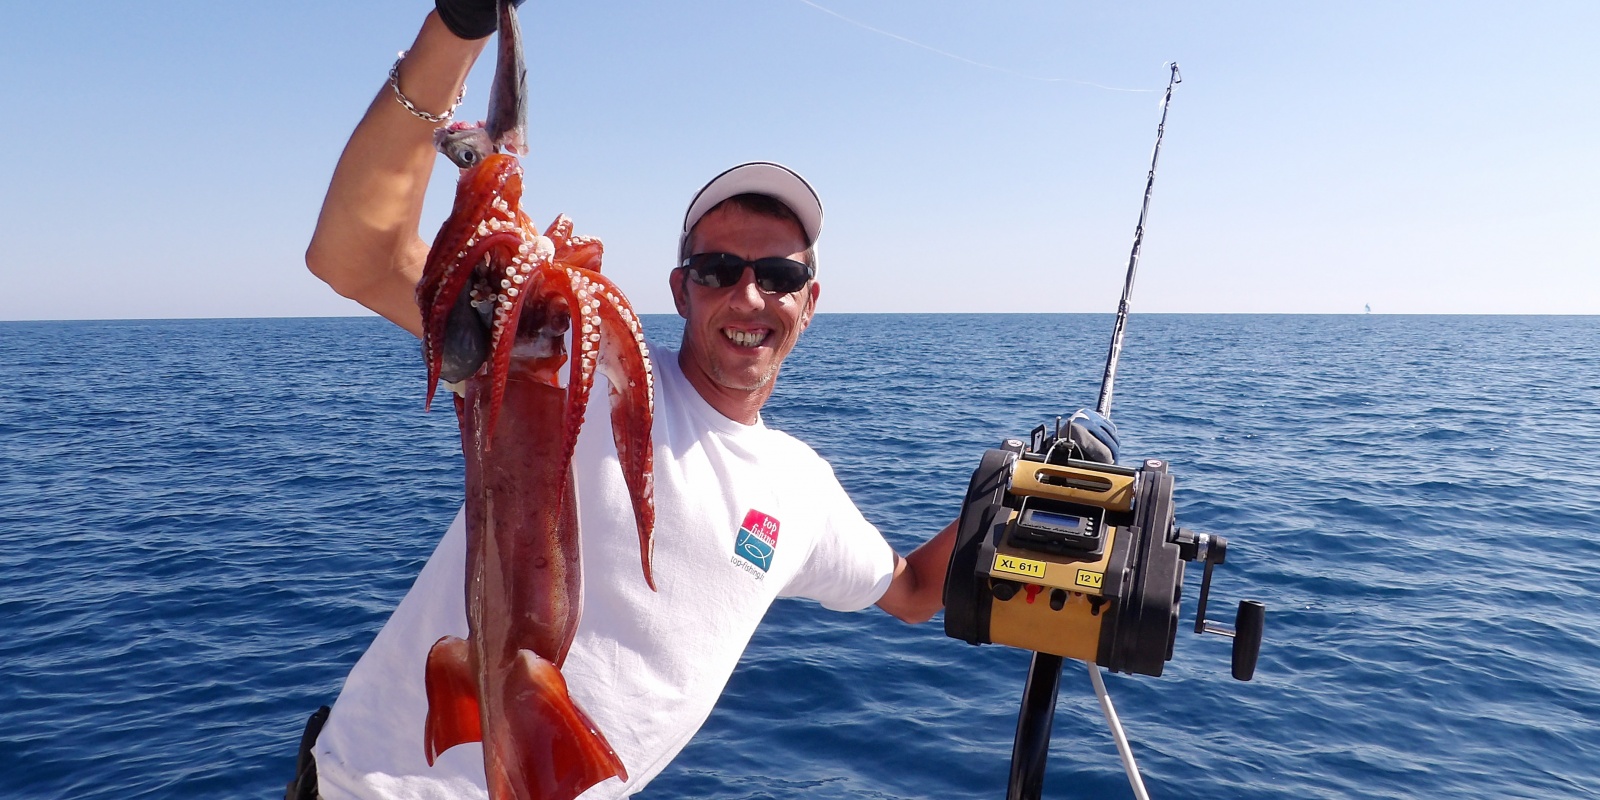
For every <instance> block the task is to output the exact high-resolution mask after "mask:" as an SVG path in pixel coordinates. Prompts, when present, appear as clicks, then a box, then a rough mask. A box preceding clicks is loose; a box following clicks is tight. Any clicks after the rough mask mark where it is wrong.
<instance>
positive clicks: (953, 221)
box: [0, 0, 1600, 319]
mask: <svg viewBox="0 0 1600 800" xmlns="http://www.w3.org/2000/svg"><path fill="white" fill-rule="evenodd" d="M816 2H817V4H818V5H820V6H821V8H819V7H818V6H817V5H813V4H810V3H807V2H804V0H762V1H761V2H753V1H752V0H721V1H720V2H703V3H677V2H674V3H665V2H657V3H647V2H622V1H621V0H588V1H586V2H565V3H554V2H543V1H542V0H529V3H528V5H526V6H525V7H524V12H523V21H524V30H525V33H526V37H527V44H528V51H529V59H530V64H529V77H530V81H531V84H532V86H533V87H534V89H535V94H536V99H535V106H534V109H533V131H532V144H533V147H534V154H533V155H532V156H531V157H530V158H528V159H526V161H525V165H526V167H527V169H528V171H529V173H530V176H531V177H530V189H529V192H528V201H527V208H528V211H529V212H530V213H531V214H532V215H533V216H534V217H535V219H538V220H547V219H549V218H550V217H552V216H554V214H556V213H557V212H560V211H565V212H567V213H568V214H570V215H571V216H572V217H573V218H574V219H575V220H576V221H577V224H578V226H579V230H580V231H583V232H586V233H591V234H594V235H598V236H600V237H602V238H603V239H604V240H605V242H606V244H607V258H606V271H607V272H608V273H609V274H612V275H613V276H614V277H615V278H616V279H617V280H618V281H619V282H620V283H621V284H622V286H623V287H624V289H626V290H627V291H628V293H629V295H630V296H631V297H632V298H633V300H634V302H635V304H636V305H637V306H638V307H639V309H640V310H641V311H643V312H646V313H653V312H670V311H671V306H670V300H669V295H668V294H667V291H666V283H665V277H664V276H665V273H666V271H667V269H669V268H670V266H671V260H672V255H673V250H674V247H675V244H676V233H677V227H678V225H679V223H680V221H681V219H682V213H683V207H684V205H685V203H686V202H687V201H688V199H689V197H690V195H691V194H692V193H693V192H694V191H695V190H696V189H697V188H699V186H700V185H701V184H702V183H703V182H704V181H705V180H706V179H707V178H709V177H710V176H711V175H713V174H715V173H716V172H718V171H720V170H721V169H723V168H725V167H727V166H730V165H732V164H734V163H737V162H740V161H744V160H750V159H771V160H777V161H782V162H785V163H787V164H789V165H791V166H793V167H795V168H797V169H798V170H800V171H801V172H802V173H803V174H805V175H806V176H807V177H808V178H810V179H811V181H812V182H813V183H814V184H815V185H816V186H817V187H818V189H819V191H820V192H821V194H822V197H823V202H824V204H825V206H826V209H827V222H826V229H825V232H824V235H823V240H822V245H821V256H822V259H823V261H822V273H821V278H822V283H823V294H822V298H821V305H820V310H822V311H824V312H826V311H851V312H865V311H939V312H943V311H980V312H991V311H1074V312H1076V311H1110V310H1112V309H1113V308H1114V306H1115V301H1116V296H1117V293H1118V291H1119V290H1120V286H1121V280H1122V275H1123V266H1124V263H1125V260H1126V258H1127V251H1128V247H1129V244H1130V242H1131V237H1132V230H1133V224H1134V221H1135V219H1136V217H1137V214H1138V210H1139V197H1140V192H1141V191H1142V189H1143V181H1144V173H1145V170H1146V168H1147V166H1148V162H1149V155H1150V146H1151V144H1152V142H1153V140H1154V134H1155V125H1156V121H1157V119H1158V116H1159V109H1158V107H1157V102H1158V99H1159V97H1160V95H1159V91H1158V90H1159V89H1161V88H1162V87H1163V86H1164V85H1165V81H1166V75H1167V73H1166V71H1165V70H1164V69H1163V68H1162V63H1163V62H1164V61H1168V60H1172V59H1176V60H1178V61H1179V62H1180V63H1181V64H1182V66H1183V75H1184V78H1185V81H1184V83H1183V84H1182V85H1181V86H1180V87H1179V88H1178V92H1177V95H1176V97H1175V99H1174V102H1173V108H1172V112H1171V117H1170V119H1169V123H1168V127H1167V141H1166V146H1165V148H1164V149H1163V151H1162V160H1161V169H1160V173H1159V174H1158V176H1157V181H1156V189H1155V199H1154V204H1153V207H1152V210H1151V219H1150V225H1149V232H1148V237H1147V240H1146V249H1145V256H1144V260H1143V262H1142V265H1141V268H1140V276H1139V284H1138V286H1137V289H1136V291H1135V294H1134V309H1135V311H1136V312H1138V311H1147V312H1157V311H1160V312H1292V313H1322V312H1332V313H1353V312H1359V311H1360V310H1361V309H1362V306H1363V305H1364V304H1368V303H1370V304H1371V305H1372V308H1373V310H1374V311H1375V312H1391V313H1435V312H1443V313H1583V314H1594V313H1600V190H1597V188H1596V187H1597V185H1600V158H1597V157H1596V155H1595V151H1594V145H1593V139H1594V137H1595V135H1596V132H1597V131H1600V114H1597V112H1596V110H1595V109H1596V101H1595V99H1594V82H1595V80H1596V78H1597V77H1600V56H1597V55H1596V54H1597V53H1600V48H1597V47H1596V45H1595V42H1594V39H1595V37H1596V35H1597V34H1600V3H1594V2H1571V3H1497V4H1487V3H1435V4H1419V3H1392V2H1378V3H1326V4H1318V5H1312V4H1305V3H1279V2H1271V3H1266V2H1263V3H1227V4H1216V3H1142V4H1106V3H1094V4H1091V3H1061V2H1043V1H1042V0H1040V1H1039V2H996V3H972V2H949V1H947V0H916V1H915V2H911V1H909V0H900V1H896V2H867V0H816ZM19 5H22V4H14V5H11V6H8V7H7V8H6V10H4V11H3V12H0V108H3V109H5V111H6V113H7V116H8V117H9V120H10V121H9V122H8V123H7V124H6V125H5V126H4V127H3V128H0V153H3V154H4V155H3V156H0V158H3V161H0V164H3V167H0V245H3V249H0V319H84V318H147V317H239V316H299V315H348V314H357V313H364V312H362V310H361V309H359V307H357V306H355V305H353V304H350V303H349V302H347V301H345V300H343V299H341V298H339V297H337V296H335V295H334V294H333V293H332V292H331V291H329V290H328V289H326V288H325V287H323V286H322V285H321V284H320V283H318V282H317V281H316V280H315V279H313V278H312V277H311V276H310V275H309V274H308V273H307V272H306V271H305V269H304V266H303V262H302V253H303V251H304V248H305V244H306V242H307V240H308V237H309V236H310V233H311V229H312V225H313V223H314V222H315V219H316V213H317V208H318V206H319V204H320V203H321V201H322V194H323V191H324V190H325V188H326V186H327V181H328V178H329V176H330V175H331V172H332V169H333V164H334V161H335V159H336V158H337V157H338V155H339V151H340V149H341V148H342V147H343V144H344V140H345V138H346V136H347V135H348V134H349V132H350V130H351V128H352V127H353V126H354V125H355V123H356V120H357V119H358V118H359V116H360V114H361V112H362V110H363V109H364V108H365V106H366V104H367V102H368V101H369V100H370V99H371V98H372V96H373V95H374V93H376V92H378V91H379V90H380V89H382V88H383V87H384V77H385V74H386V72H387V70H388V68H389V64H390V62H391V61H392V60H393V58H394V55H395V52H396V51H398V50H400V49H402V48H404V47H405V46H407V45H408V44H409V43H410V41H411V38H412V36H413V35H414V33H415V30H416V28H417V26H418V24H419V23H420V22H421V20H422V18H423V16H424V15H425V14H426V12H427V11H428V10H429V9H430V8H431V5H430V4H429V3H428V2H426V0H397V1H396V2H345V1H343V0H341V1H340V2H273V3H232V2H226V3H219V2H215V1H214V0H211V1H209V2H182V3H178V2H168V3H159V4H158V3H136V2H94V1H92V0H91V1H90V2H80V3H29V4H26V5H25V6H23V7H21V8H19ZM830 11H831V12H835V13H829V12H830ZM839 15H842V16H843V17H845V18H848V19H843V18H841V16H839ZM871 29H878V31H882V32H877V31H874V30H871ZM886 33H887V34H893V35H894V36H889V35H885V34H886ZM894 37H903V39H909V40H911V41H912V42H914V43H915V44H913V43H908V42H907V41H904V40H903V39H901V38H894ZM919 45H920V46H919ZM935 51H943V53H945V54H948V55H945V54H941V53H940V52H935ZM951 56H956V57H951ZM957 57H959V58H957ZM963 59H964V60H963ZM970 62H980V63H981V64H983V65H988V66H987V67H986V66H979V65H975V64H973V63H970ZM989 67H995V68H989ZM490 71H491V69H490V66H489V62H488V61H487V60H486V61H484V62H481V63H480V68H479V69H478V71H477V72H476V73H475V74H474V75H473V78H472V81H471V83H470V84H469V91H468V96H467V103H466V105H465V106H464V107H463V115H464V116H466V117H469V118H478V117H480V116H481V115H482V113H483V108H484V103H485V101H486V98H487V91H486V87H487V82H488V77H489V73H490ZM1025 76H1031V77H1025ZM1037 78H1054V79H1060V80H1038V79H1037ZM1090 84H1099V85H1102V86H1110V87H1122V88H1135V89H1144V90H1148V91H1144V92H1125V91H1111V90H1108V89H1103V88H1096V87H1095V86H1093V85H1090ZM443 163H444V162H443V161H441V164H443ZM446 166H447V165H446ZM453 172H454V170H453V168H449V169H443V168H442V169H441V170H440V171H439V172H438V173H436V179H435V184H434V187H433V191H434V196H433V197H432V198H431V199H430V205H429V212H428V214H427V215H426V217H425V219H424V227H425V228H426V229H427V230H428V235H429V236H430V237H431V232H432V230H433V229H435V228H436V226H437V225H438V223H439V221H440V220H441V219H442V218H443V214H444V213H445V210H446V206H447V203H448V201H449V197H450V194H451V192H452V191H453Z"/></svg>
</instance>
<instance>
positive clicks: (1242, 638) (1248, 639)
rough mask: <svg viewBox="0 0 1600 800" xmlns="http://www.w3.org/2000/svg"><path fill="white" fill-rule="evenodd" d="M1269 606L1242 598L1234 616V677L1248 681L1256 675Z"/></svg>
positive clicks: (1258, 601)
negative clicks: (1262, 632) (1257, 660)
mask: <svg viewBox="0 0 1600 800" xmlns="http://www.w3.org/2000/svg"><path fill="white" fill-rule="evenodd" d="M1266 619H1267V607H1266V605H1264V604H1263V603H1262V602H1261V601H1260V600H1240V601H1239V613H1238V615H1237V616H1235V617H1234V618H1233V631H1234V633H1233V677H1234V679H1235V680H1241V681H1247V680H1250V679H1251V678H1253V677H1255V674H1256V659H1257V658H1258V657H1259V656H1260V655H1261V630H1262V628H1263V627H1265V625H1266Z"/></svg>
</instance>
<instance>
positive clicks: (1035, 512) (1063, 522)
mask: <svg viewBox="0 0 1600 800" xmlns="http://www.w3.org/2000/svg"><path fill="white" fill-rule="evenodd" d="M1022 524H1023V525H1026V526H1028V527H1030V528H1037V529H1040V530H1047V531H1054V532H1056V533H1063V534H1067V535H1070V536H1083V535H1086V534H1087V533H1089V532H1090V531H1092V530H1093V529H1094V528H1093V525H1094V523H1093V522H1092V521H1091V520H1089V519H1087V518H1085V517H1075V516H1072V515H1071V514H1058V513H1056V512H1054V511H1045V510H1044V509H1040V508H1030V509H1028V512H1027V513H1026V514H1023V515H1022Z"/></svg>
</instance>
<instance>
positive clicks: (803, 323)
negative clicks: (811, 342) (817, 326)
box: [800, 280, 822, 331]
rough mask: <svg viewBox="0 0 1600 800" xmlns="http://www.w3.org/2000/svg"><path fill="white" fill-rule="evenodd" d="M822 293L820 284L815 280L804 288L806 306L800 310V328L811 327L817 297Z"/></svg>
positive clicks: (815, 311) (815, 312) (815, 310)
mask: <svg viewBox="0 0 1600 800" xmlns="http://www.w3.org/2000/svg"><path fill="white" fill-rule="evenodd" d="M821 294H822V284H820V283H817V282H816V281H815V280H813V281H811V285H810V286H809V287H807V288H806V307H805V310H803V311H801V312H800V330H801V331H804V330H805V329H806V328H809V327H811V318H812V317H815V316H816V315H817V298H818V297H819V296H821Z"/></svg>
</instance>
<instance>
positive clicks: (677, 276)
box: [667, 267, 689, 319]
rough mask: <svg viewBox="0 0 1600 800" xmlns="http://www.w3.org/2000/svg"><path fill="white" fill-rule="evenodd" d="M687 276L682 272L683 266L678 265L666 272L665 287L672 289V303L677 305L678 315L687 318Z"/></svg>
mask: <svg viewBox="0 0 1600 800" xmlns="http://www.w3.org/2000/svg"><path fill="white" fill-rule="evenodd" d="M687 282H688V276H687V275H685V274H684V273H683V267H678V268H677V269H674V270H673V271H671V272H669V273H667V287H668V288H670V289H671V290H672V304H673V305H675V306H677V307H678V316H680V317H683V318H684V319H688V318H689V287H688V286H685V285H684V284H685V283H687Z"/></svg>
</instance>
